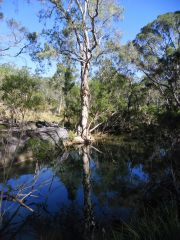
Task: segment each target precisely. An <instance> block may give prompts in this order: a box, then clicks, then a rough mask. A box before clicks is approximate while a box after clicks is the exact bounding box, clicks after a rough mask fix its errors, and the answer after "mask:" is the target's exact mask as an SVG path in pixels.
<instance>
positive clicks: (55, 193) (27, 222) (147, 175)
mask: <svg viewBox="0 0 180 240" xmlns="http://www.w3.org/2000/svg"><path fill="white" fill-rule="evenodd" d="M46 150H47V151H45V149H44V148H40V149H38V148H37V149H36V153H35V154H34V161H31V162H24V163H23V164H21V165H17V166H15V167H12V169H11V171H10V173H9V175H8V179H7V181H6V182H5V184H1V190H3V192H5V193H8V194H9V196H18V198H19V199H22V198H23V197H25V201H24V203H25V204H26V206H28V207H30V208H31V210H33V211H30V210H28V209H27V208H26V207H23V206H21V205H20V204H19V203H18V202H17V201H12V199H10V197H9V198H7V199H6V200H4V201H3V202H2V207H1V212H2V214H3V216H2V224H1V232H0V233H1V238H0V239H63V240H64V239H65V240H66V239H113V237H112V235H111V230H113V228H114V227H115V226H116V225H117V224H118V223H119V222H120V221H123V222H128V221H130V219H131V218H132V217H136V216H138V215H139V214H140V211H141V209H142V208H143V207H144V206H146V205H147V206H148V205H149V204H150V205H151V207H152V206H153V207H156V205H157V202H158V200H160V201H169V199H171V198H172V196H175V193H176V192H175V190H174V189H175V188H174V181H175V180H173V179H174V178H173V177H172V173H173V176H174V175H175V174H176V173H177V170H178V159H179V148H178V145H177V143H176V142H173V141H169V140H168V141H161V140H160V139H159V138H156V137H154V138H152V139H151V138H147V139H146V138H144V139H136V140H132V139H131V140H130V139H128V138H127V139H125V140H119V141H118V142H116V141H110V142H106V141H105V142H98V143H96V144H94V145H93V146H92V147H91V146H87V147H78V148H76V149H75V148H73V149H68V150H66V151H59V152H57V153H56V154H54V152H53V151H54V150H53V149H51V148H48V147H47V149H46ZM41 151H43V153H44V154H40V153H41ZM0 177H1V182H2V181H3V172H2V171H1V175H0ZM176 181H177V182H178V178H177V177H176ZM28 193H29V196H25V194H28ZM23 194H24V195H23ZM173 194H174V195H173Z"/></svg>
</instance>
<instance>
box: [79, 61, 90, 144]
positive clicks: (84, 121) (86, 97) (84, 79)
mask: <svg viewBox="0 0 180 240" xmlns="http://www.w3.org/2000/svg"><path fill="white" fill-rule="evenodd" d="M88 74H89V63H86V64H84V63H83V64H82V65H81V90H80V91H81V113H80V119H79V124H78V128H77V134H78V136H80V137H81V138H82V139H83V140H89V138H90V136H89V129H88V118H89V101H90V92H89V84H88Z"/></svg>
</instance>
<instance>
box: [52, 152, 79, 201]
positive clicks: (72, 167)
mask: <svg viewBox="0 0 180 240" xmlns="http://www.w3.org/2000/svg"><path fill="white" fill-rule="evenodd" d="M75 155H76V152H74V151H72V152H71V153H70V157H69V158H68V159H67V160H66V161H65V162H64V163H63V164H62V165H61V167H60V170H58V171H57V169H56V170H55V171H56V174H57V175H59V176H60V178H61V181H62V182H63V184H64V185H65V187H66V189H67V192H68V198H69V200H75V199H76V192H77V189H78V188H79V186H80V185H81V182H82V163H81V161H80V159H79V157H77V156H75ZM76 157H77V158H76Z"/></svg>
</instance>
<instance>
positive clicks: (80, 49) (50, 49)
mask: <svg viewBox="0 0 180 240" xmlns="http://www.w3.org/2000/svg"><path fill="white" fill-rule="evenodd" d="M44 2H46V3H47V6H48V7H47V9H46V10H45V11H44V12H43V13H42V14H41V17H43V18H45V20H47V19H48V18H49V19H50V22H51V25H52V21H53V26H51V28H50V29H49V30H46V31H44V36H45V35H46V44H45V45H44V48H43V49H41V53H39V56H41V57H45V56H49V55H52V54H53V55H54V56H56V57H58V58H59V57H62V56H66V57H68V58H70V59H71V60H73V61H77V62H79V63H80V69H81V74H80V78H81V89H80V96H81V111H80V118H79V123H78V125H77V134H78V136H79V137H80V138H81V139H82V141H84V140H89V137H90V136H89V128H88V115H89V108H90V91H89V84H88V76H89V71H90V67H91V66H92V62H93V60H94V59H95V58H97V56H102V55H103V54H104V53H105V48H106V47H107V45H108V46H111V47H112V46H113V41H114V40H115V37H116V36H117V34H116V33H117V31H116V30H115V28H116V29H117V24H116V20H117V19H119V18H120V17H121V13H122V8H121V7H120V6H119V4H118V2H116V0H47V1H44Z"/></svg>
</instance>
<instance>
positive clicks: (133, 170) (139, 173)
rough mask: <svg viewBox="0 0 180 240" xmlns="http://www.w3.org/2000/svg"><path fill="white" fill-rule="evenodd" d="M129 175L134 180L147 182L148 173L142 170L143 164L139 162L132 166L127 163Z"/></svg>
mask: <svg viewBox="0 0 180 240" xmlns="http://www.w3.org/2000/svg"><path fill="white" fill-rule="evenodd" d="M128 168H129V173H130V174H129V177H133V178H134V180H136V181H137V182H138V181H142V182H147V181H148V179H149V177H148V174H147V173H145V172H144V170H143V165H142V164H139V165H138V166H136V167H132V164H131V163H129V166H128Z"/></svg>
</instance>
